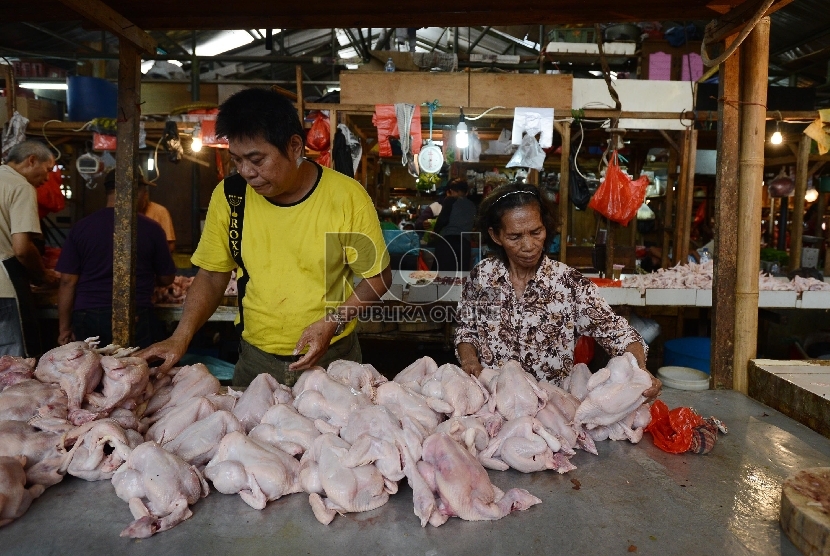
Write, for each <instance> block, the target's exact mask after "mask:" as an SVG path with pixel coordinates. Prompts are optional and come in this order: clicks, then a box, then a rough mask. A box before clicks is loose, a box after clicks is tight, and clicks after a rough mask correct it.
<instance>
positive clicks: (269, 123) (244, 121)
mask: <svg viewBox="0 0 830 556" xmlns="http://www.w3.org/2000/svg"><path fill="white" fill-rule="evenodd" d="M216 134H217V135H219V136H221V137H227V138H228V139H230V140H234V139H260V138H261V139H265V140H266V141H268V142H269V143H271V144H272V145H274V146H275V147H277V148H278V149H279V150H280V152H281V153H282V154H284V155H286V156H287V155H288V142H289V141H290V140H291V137H292V136H294V135H299V136H300V139H302V141H303V145H305V129H303V124H302V122H301V121H300V118H299V116H298V115H297V109H296V108H294V105H293V104H292V103H291V101H290V100H288V99H287V98H286V97H284V96H282V95H281V94H279V93H277V92H275V91H270V90H268V89H244V90H242V91H239V92H238V93H236V94H234V95H232V96H231V97H230V98H228V100H226V101H225V102H223V103H222V106H220V107H219V115H218V116H217V117H216Z"/></svg>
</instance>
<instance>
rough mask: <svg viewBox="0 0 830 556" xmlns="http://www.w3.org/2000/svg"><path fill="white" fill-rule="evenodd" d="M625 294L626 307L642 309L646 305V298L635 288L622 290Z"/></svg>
mask: <svg viewBox="0 0 830 556" xmlns="http://www.w3.org/2000/svg"><path fill="white" fill-rule="evenodd" d="M622 290H623V291H624V292H625V300H626V305H631V306H632V307H644V306H645V304H646V297H645V296H644V295H643V294H641V293H640V290H638V289H637V288H622Z"/></svg>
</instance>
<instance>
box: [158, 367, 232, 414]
mask: <svg viewBox="0 0 830 556" xmlns="http://www.w3.org/2000/svg"><path fill="white" fill-rule="evenodd" d="M174 372H175V374H173V381H172V384H171V385H170V386H171V387H170V388H169V389H168V388H166V387H164V386H154V392H155V393H154V394H153V397H152V398H151V399H150V401H149V402H148V403H147V409H145V410H144V414H145V415H153V414H154V413H156V412H158V411H159V410H160V409H162V408H163V407H168V408H169V407H172V406H175V405H178V404H181V403H182V402H184V401H186V400H189V399H190V398H198V397H201V396H209V395H210V394H218V393H219V388H220V385H219V379H217V378H216V377H215V376H213V375H212V374H210V371H209V370H208V368H207V367H205V366H204V365H202V364H201V363H196V364H195V365H187V366H184V367H180V368H179V369H174V370H173V371H171V374H172V373H174Z"/></svg>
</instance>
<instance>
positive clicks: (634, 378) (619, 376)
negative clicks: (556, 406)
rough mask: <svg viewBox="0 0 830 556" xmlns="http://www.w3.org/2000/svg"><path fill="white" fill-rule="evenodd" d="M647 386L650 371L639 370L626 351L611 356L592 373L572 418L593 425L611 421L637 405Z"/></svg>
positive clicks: (587, 426) (641, 402)
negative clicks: (585, 391)
mask: <svg viewBox="0 0 830 556" xmlns="http://www.w3.org/2000/svg"><path fill="white" fill-rule="evenodd" d="M649 388H651V375H650V374H649V373H648V372H647V371H644V370H642V369H641V368H640V367H639V365H638V364H637V360H636V359H635V358H634V356H633V355H632V354H630V353H625V354H623V355H622V356H620V357H614V358H612V359H611V360H610V361H609V362H608V366H607V367H605V368H604V369H601V370H599V371H598V372H597V373H596V374H594V375H592V376H591V378H590V380H589V381H588V395H587V396H586V397H585V399H584V400H583V401H582V403H581V404H579V408H578V409H577V410H576V416H575V417H574V422H575V423H577V424H584V425H585V427H586V428H588V429H589V430H590V429H593V428H595V427H598V426H600V425H606V426H607V425H612V424H614V423H616V422H617V421H620V420H621V419H623V418H624V417H625V416H627V415H628V414H629V413H631V412H633V411H635V410H636V409H637V408H638V407H640V406H641V405H642V404H643V402H645V400H646V399H645V398H644V397H643V392H645V391H646V390H648V389H649Z"/></svg>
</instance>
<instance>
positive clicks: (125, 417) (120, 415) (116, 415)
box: [109, 407, 148, 436]
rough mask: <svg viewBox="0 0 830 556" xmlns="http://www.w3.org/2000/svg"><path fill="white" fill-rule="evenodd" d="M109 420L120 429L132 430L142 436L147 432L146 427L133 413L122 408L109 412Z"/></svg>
mask: <svg viewBox="0 0 830 556" xmlns="http://www.w3.org/2000/svg"><path fill="white" fill-rule="evenodd" d="M109 418H110V419H112V420H113V421H115V422H116V423H118V424H119V426H120V427H121V428H122V429H131V430H134V431H136V432H137V433H139V434H140V435H142V436H143V435H144V434H145V433H146V432H147V428H148V427H147V425H145V424H143V423H142V422H141V421H140V420H139V419H138V417H136V416H135V413H133V412H132V411H130V410H129V409H125V408H123V407H119V408H117V409H113V410H112V411H111V412H110V416H109Z"/></svg>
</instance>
